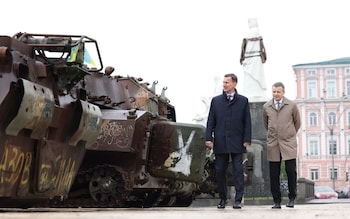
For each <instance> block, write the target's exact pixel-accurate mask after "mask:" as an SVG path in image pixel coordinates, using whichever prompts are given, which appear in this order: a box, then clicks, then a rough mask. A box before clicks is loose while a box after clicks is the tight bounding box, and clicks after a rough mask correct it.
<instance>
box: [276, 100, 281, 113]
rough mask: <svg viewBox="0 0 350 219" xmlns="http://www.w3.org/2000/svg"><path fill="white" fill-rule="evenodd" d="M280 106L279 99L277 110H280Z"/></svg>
mask: <svg viewBox="0 0 350 219" xmlns="http://www.w3.org/2000/svg"><path fill="white" fill-rule="evenodd" d="M280 107H281V103H280V102H279V101H277V106H276V109H277V111H280Z"/></svg>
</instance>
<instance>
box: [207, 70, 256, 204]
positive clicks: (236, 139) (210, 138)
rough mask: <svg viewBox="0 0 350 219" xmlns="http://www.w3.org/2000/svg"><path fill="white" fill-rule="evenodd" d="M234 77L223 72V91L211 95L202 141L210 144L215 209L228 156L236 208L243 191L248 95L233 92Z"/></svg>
mask: <svg viewBox="0 0 350 219" xmlns="http://www.w3.org/2000/svg"><path fill="white" fill-rule="evenodd" d="M236 85H237V76H236V75H235V74H226V75H225V76H224V80H223V88H224V89H223V93H222V94H220V95H218V96H216V97H213V99H212V100H211V104H210V110H209V115H208V121H207V128H206V134H205V144H206V146H208V147H213V151H214V154H215V171H216V181H217V187H218V192H219V197H220V199H221V200H220V203H219V204H218V205H217V207H218V208H219V209H223V208H225V205H226V202H227V197H226V196H227V184H226V171H227V168H228V164H229V158H230V157H231V159H232V165H233V173H232V174H233V176H234V183H235V189H236V195H235V201H234V204H233V208H235V209H240V208H241V207H242V206H241V202H242V198H243V193H244V175H243V164H242V155H243V153H246V152H247V149H246V147H248V146H249V145H250V143H251V137H252V131H251V117H250V108H249V102H248V98H246V97H245V96H242V95H240V94H238V93H237V90H236Z"/></svg>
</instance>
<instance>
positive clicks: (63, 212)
mask: <svg viewBox="0 0 350 219" xmlns="http://www.w3.org/2000/svg"><path fill="white" fill-rule="evenodd" d="M1 210H2V212H1V213H0V218H1V219H61V218H64V219H72V218H84V219H112V218H117V219H120V218H128V219H131V218H138V219H196V218H198V219H216V218H217V219H226V218H227V219H228V218H230V219H233V218H234V219H253V218H259V219H264V218H268V219H287V218H293V219H299V218H300V219H309V218H310V219H311V218H317V219H328V218H329V219H331V218H332V219H338V218H339V219H340V218H344V219H345V218H346V219H348V218H350V203H347V202H344V203H315V204H300V205H296V206H295V207H294V208H287V207H285V206H282V209H278V210H275V209H271V206H270V205H246V206H244V207H243V208H242V209H233V208H232V207H231V206H226V208H225V209H217V208H216V205H215V206H191V207H187V208H127V209H125V208H119V209H110V208H109V209H79V208H74V209H54V208H48V209H26V210H23V209H22V210H21V209H1Z"/></svg>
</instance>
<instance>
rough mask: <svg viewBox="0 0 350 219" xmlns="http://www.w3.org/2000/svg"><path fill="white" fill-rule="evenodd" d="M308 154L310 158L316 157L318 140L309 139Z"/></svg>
mask: <svg viewBox="0 0 350 219" xmlns="http://www.w3.org/2000/svg"><path fill="white" fill-rule="evenodd" d="M309 145H310V148H309V154H310V155H311V156H315V155H318V140H317V139H310V141H309Z"/></svg>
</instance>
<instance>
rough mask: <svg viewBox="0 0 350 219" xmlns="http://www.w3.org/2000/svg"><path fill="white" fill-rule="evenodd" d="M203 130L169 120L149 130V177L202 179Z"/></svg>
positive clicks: (196, 180) (200, 127)
mask: <svg viewBox="0 0 350 219" xmlns="http://www.w3.org/2000/svg"><path fill="white" fill-rule="evenodd" d="M203 133H204V127H203V126H200V125H194V124H191V125H189V124H183V123H175V122H169V121H162V122H157V123H155V124H154V125H153V127H152V129H151V139H150V152H149V161H148V165H149V170H150V173H151V175H153V176H156V177H165V178H171V179H177V180H184V181H190V182H200V181H201V180H202V177H203V171H204V163H205V155H206V147H205V145H204V135H203Z"/></svg>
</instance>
